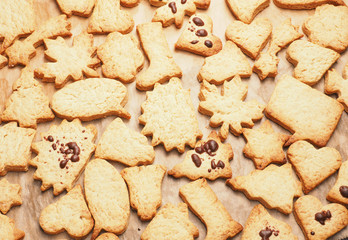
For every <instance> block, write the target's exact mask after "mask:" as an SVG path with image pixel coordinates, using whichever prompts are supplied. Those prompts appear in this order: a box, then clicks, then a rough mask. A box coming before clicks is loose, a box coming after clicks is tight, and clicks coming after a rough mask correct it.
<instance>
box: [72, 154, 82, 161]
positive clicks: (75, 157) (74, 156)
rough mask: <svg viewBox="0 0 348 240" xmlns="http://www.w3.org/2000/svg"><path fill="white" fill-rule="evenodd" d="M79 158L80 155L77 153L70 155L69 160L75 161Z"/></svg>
mask: <svg viewBox="0 0 348 240" xmlns="http://www.w3.org/2000/svg"><path fill="white" fill-rule="evenodd" d="M79 160H80V157H79V156H78V155H72V156H71V161H72V162H77V161H79Z"/></svg>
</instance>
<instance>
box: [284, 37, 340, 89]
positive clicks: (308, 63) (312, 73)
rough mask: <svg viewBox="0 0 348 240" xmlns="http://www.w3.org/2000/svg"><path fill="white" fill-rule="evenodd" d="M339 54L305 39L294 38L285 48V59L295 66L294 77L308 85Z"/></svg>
mask: <svg viewBox="0 0 348 240" xmlns="http://www.w3.org/2000/svg"><path fill="white" fill-rule="evenodd" d="M339 57H340V55H339V54H338V53H337V52H335V51H334V50H331V49H328V48H324V47H321V46H319V45H317V44H314V43H311V42H307V41H305V40H296V41H294V42H293V43H291V44H290V46H289V47H288V49H287V50H286V59H287V60H288V61H289V62H290V63H292V64H293V65H294V66H295V69H294V77H295V78H296V79H298V80H299V81H301V82H304V83H306V84H308V85H310V86H312V85H314V84H316V83H317V82H319V80H320V79H321V78H322V77H323V75H324V74H325V73H326V71H327V70H328V69H329V68H330V67H331V66H332V65H333V64H334V63H335V62H336V61H337V59H338V58H339Z"/></svg>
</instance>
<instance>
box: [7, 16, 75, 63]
mask: <svg viewBox="0 0 348 240" xmlns="http://www.w3.org/2000/svg"><path fill="white" fill-rule="evenodd" d="M70 29H71V24H70V22H68V21H67V18H66V16H65V15H60V16H57V17H52V18H50V19H49V20H47V21H46V22H45V23H44V24H42V25H40V26H39V27H38V28H37V29H36V30H35V31H34V32H33V33H32V34H31V35H30V36H29V37H27V38H26V39H24V40H23V41H21V40H17V41H15V42H14V43H13V45H12V46H11V47H9V48H7V49H6V55H7V56H8V58H9V63H8V65H9V67H14V66H16V65H18V64H21V65H24V66H26V65H28V64H29V61H30V59H31V58H33V57H34V56H35V55H36V49H35V48H37V47H39V46H40V45H41V44H43V40H44V39H46V38H48V39H52V38H56V37H58V36H71V32H70Z"/></svg>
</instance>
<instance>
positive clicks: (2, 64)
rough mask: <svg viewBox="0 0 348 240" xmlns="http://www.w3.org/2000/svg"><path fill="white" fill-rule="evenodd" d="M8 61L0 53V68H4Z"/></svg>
mask: <svg viewBox="0 0 348 240" xmlns="http://www.w3.org/2000/svg"><path fill="white" fill-rule="evenodd" d="M7 63H8V59H7V57H5V56H3V55H0V69H2V68H4V67H5V66H6V65H7Z"/></svg>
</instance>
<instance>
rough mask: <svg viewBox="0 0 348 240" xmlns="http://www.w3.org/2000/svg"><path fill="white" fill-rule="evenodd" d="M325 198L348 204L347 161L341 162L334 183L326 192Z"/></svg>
mask: <svg viewBox="0 0 348 240" xmlns="http://www.w3.org/2000/svg"><path fill="white" fill-rule="evenodd" d="M326 199H327V200H329V201H331V202H337V203H341V204H345V205H348V161H345V162H344V163H342V165H341V167H340V170H339V172H338V177H337V180H336V183H335V185H334V186H333V187H332V188H331V190H330V191H329V193H328V194H327V196H326Z"/></svg>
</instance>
